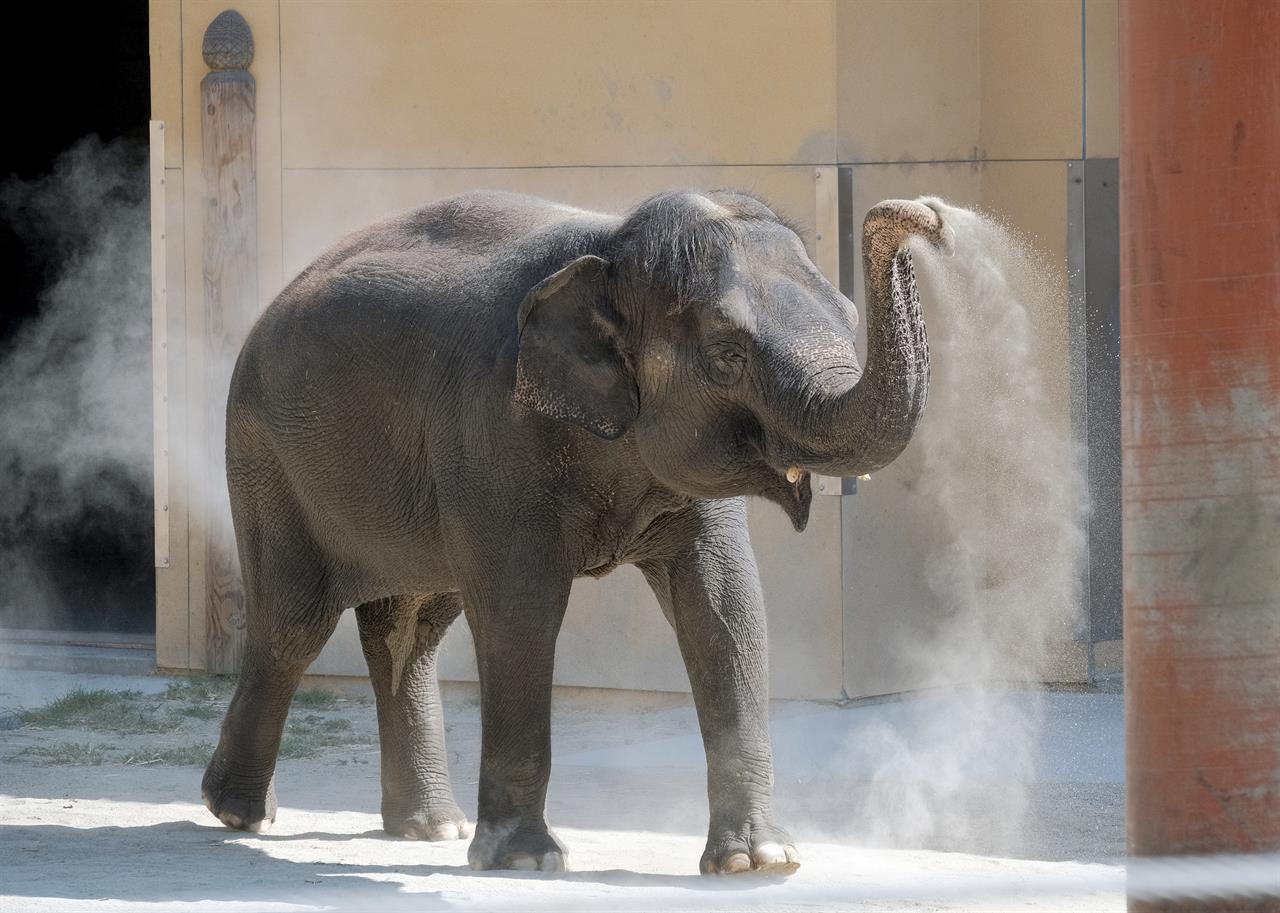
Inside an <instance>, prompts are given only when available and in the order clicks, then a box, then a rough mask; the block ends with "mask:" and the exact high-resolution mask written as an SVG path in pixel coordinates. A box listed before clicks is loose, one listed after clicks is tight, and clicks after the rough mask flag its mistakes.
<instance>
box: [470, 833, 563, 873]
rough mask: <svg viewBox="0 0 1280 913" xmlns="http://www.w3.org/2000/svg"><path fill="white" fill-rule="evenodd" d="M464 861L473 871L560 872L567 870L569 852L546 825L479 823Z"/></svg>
mask: <svg viewBox="0 0 1280 913" xmlns="http://www.w3.org/2000/svg"><path fill="white" fill-rule="evenodd" d="M467 862H469V863H470V864H471V868H473V869H515V870H517V871H522V872H564V871H567V870H568V868H569V851H568V850H566V849H565V847H564V844H563V843H561V842H560V841H559V839H557V837H556V835H555V834H553V833H551V831H550V829H549V828H547V826H546V825H541V826H539V827H531V826H529V825H524V824H520V823H519V822H516V821H500V822H492V821H480V822H478V823H477V824H476V836H475V838H474V839H473V840H472V841H471V846H470V847H469V848H468V849H467Z"/></svg>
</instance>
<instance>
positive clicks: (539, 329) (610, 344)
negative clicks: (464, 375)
mask: <svg viewBox="0 0 1280 913" xmlns="http://www.w3.org/2000/svg"><path fill="white" fill-rule="evenodd" d="M606 269H607V266H606V264H605V262H604V261H603V260H601V259H600V258H599V257H594V256H591V255H587V256H584V257H579V258H578V259H577V260H574V261H573V262H572V263H570V264H569V265H568V266H566V267H564V268H563V269H561V270H560V271H559V272H557V273H554V274H552V275H551V276H549V277H547V278H546V279H544V280H542V281H541V282H539V283H538V284H537V285H535V286H534V287H533V288H532V289H531V290H530V291H529V295H528V297H526V298H525V300H524V303H523V304H522V305H520V318H519V324H518V333H519V335H520V356H519V360H518V361H517V363H516V389H515V399H516V402H518V403H520V404H521V405H524V406H528V407H529V408H531V409H534V410H536V411H538V412H541V413H542V414H543V415H546V416H549V417H550V418H554V419H559V420H560V421H563V422H572V423H573V424H575V425H579V426H581V427H583V428H585V429H587V430H588V431H590V432H591V433H592V434H595V435H598V436H600V437H602V438H605V439H606V440H613V439H614V438H617V437H620V436H621V435H622V434H624V433H625V432H626V430H627V429H628V428H629V427H631V423H632V422H633V421H634V420H635V417H636V413H637V412H638V411H639V408H640V401H639V396H638V394H637V393H636V384H635V380H634V378H633V377H632V376H631V371H630V370H629V368H628V366H627V362H626V358H625V356H624V355H623V351H622V347H621V333H620V327H619V319H618V316H617V314H616V312H615V311H614V310H613V308H612V306H611V305H610V304H609V302H608V300H607V299H606V296H605V271H606Z"/></svg>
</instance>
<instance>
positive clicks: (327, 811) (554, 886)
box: [0, 672, 1124, 913]
mask: <svg viewBox="0 0 1280 913" xmlns="http://www.w3.org/2000/svg"><path fill="white" fill-rule="evenodd" d="M76 687H80V688H84V689H94V688H107V689H113V690H119V689H133V690H137V691H142V692H144V697H142V698H139V699H138V700H139V702H140V705H145V706H147V707H150V708H152V710H153V711H154V713H155V714H156V715H157V718H163V719H169V718H171V717H174V715H175V714H178V713H180V708H182V707H191V706H192V704H193V702H192V701H190V700H188V701H185V702H179V701H175V700H170V701H163V702H161V700H160V696H161V695H163V693H164V692H165V690H166V688H167V687H168V680H166V679H163V678H146V677H138V678H133V677H121V676H85V675H71V674H63V673H44V672H11V673H6V674H4V676H3V677H0V709H2V708H11V709H13V708H32V707H38V706H41V705H44V704H46V703H47V702H48V701H49V700H51V699H52V698H54V697H57V696H59V695H61V694H63V693H65V692H67V691H69V690H70V689H72V688H76ZM147 695H149V696H147ZM949 700H950V701H959V702H954V703H950V704H948V703H947V701H949ZM148 702H150V703H148ZM975 702H977V703H979V704H981V703H982V700H981V698H977V697H972V696H971V697H967V698H963V699H955V698H945V697H937V696H933V697H930V696H925V697H920V698H916V699H913V700H910V701H900V702H893V703H883V704H876V705H870V706H865V705H864V706H859V707H845V708H840V707H836V706H834V705H831V704H820V703H806V702H786V703H778V704H776V705H775V706H774V708H773V721H772V726H773V732H774V741H775V753H776V755H777V768H778V785H777V801H776V808H777V813H778V818H779V821H780V823H783V824H785V825H786V826H788V827H790V829H791V830H792V833H793V834H794V836H795V837H796V839H797V842H798V844H799V846H800V850H801V854H802V859H803V866H802V868H801V870H800V872H799V873H798V874H797V875H796V876H794V877H792V878H790V879H787V880H769V879H764V878H760V877H757V876H745V877H743V876H740V877H737V878H713V879H708V878H703V877H701V876H699V875H697V874H696V871H697V862H698V857H699V854H700V852H701V849H702V843H703V841H704V839H705V826H706V798H705V787H704V774H703V767H702V756H701V748H700V744H699V741H698V737H697V728H696V724H695V721H694V716H693V711H692V708H691V707H690V706H689V703H688V700H687V698H683V697H678V696H657V695H633V694H624V693H618V692H573V693H566V694H558V695H557V699H556V708H555V723H554V733H555V735H554V739H555V753H556V766H555V770H554V773H553V777H552V784H551V796H550V800H549V817H550V818H551V821H552V824H553V826H554V827H555V828H556V830H557V832H558V833H559V834H560V836H561V838H562V840H563V841H564V842H565V843H566V844H567V845H568V846H569V850H570V865H571V867H572V869H573V871H572V872H570V873H569V874H566V875H559V876H553V875H537V874H523V873H476V872H472V871H470V870H469V869H468V868H467V866H466V843H465V842H452V843H447V844H425V843H417V842H413V841H407V840H400V839H395V838H390V837H387V836H385V835H384V834H382V832H381V831H380V820H379V818H378V816H377V814H376V812H377V808H378V795H379V787H378V751H377V747H376V744H374V743H373V738H374V734H375V724H374V719H373V707H372V706H371V704H370V703H368V700H367V697H365V696H363V695H362V694H360V693H358V692H357V693H349V699H347V700H342V701H338V702H330V703H328V704H325V705H324V706H321V707H318V708H298V707H295V710H294V712H293V715H292V716H291V719H294V718H297V719H299V720H304V719H305V720H310V725H312V728H313V729H316V730H320V729H324V730H325V731H328V730H329V729H333V730H337V731H339V732H340V733H341V735H342V738H340V739H338V740H337V741H338V742H339V743H340V744H333V745H328V746H327V747H324V748H323V749H322V750H321V751H320V753H319V755H318V756H315V757H302V758H296V759H287V760H282V761H281V762H280V765H279V769H278V772H277V785H278V789H279V793H280V802H281V808H280V813H279V817H278V819H277V822H276V825H275V826H274V827H273V828H272V830H271V832H270V833H269V834H266V835H261V836H258V835H247V834H240V833H236V832H231V831H228V830H226V829H224V828H223V827H221V826H220V825H219V824H218V823H217V822H216V821H215V820H214V819H213V818H212V816H210V815H209V814H208V812H206V811H205V810H204V808H203V807H202V806H201V805H200V804H199V779H200V774H201V769H200V767H199V766H196V765H195V764H193V763H189V764H181V763H168V762H164V761H150V760H148V758H149V757H150V755H149V754H148V752H149V751H150V752H153V753H154V752H156V751H158V750H160V749H164V748H173V749H183V748H190V747H192V746H195V748H196V750H195V751H194V754H196V755H199V754H200V750H199V749H200V745H201V743H202V742H204V741H211V740H213V739H214V738H215V734H216V730H217V724H218V720H217V719H200V718H198V717H191V718H186V717H184V718H183V719H182V722H181V726H179V727H178V728H174V729H172V730H171V731H167V732H159V733H141V734H124V733H113V732H110V731H101V730H98V731H92V730H89V729H86V728H62V729H37V728H33V727H31V726H29V725H28V726H24V727H22V728H19V729H15V730H11V731H4V732H0V908H2V909H6V910H15V911H16V910H22V911H28V910H31V911H43V910H77V911H78V910H86V911H95V913H98V911H101V913H105V911H124V910H129V911H135V910H199V911H206V910H207V911H230V910H334V909H341V910H348V909H349V910H368V909H377V910H401V909H404V910H409V909H415V910H434V909H446V908H452V907H463V908H466V909H479V910H486V909H493V910H508V909H510V910H516V909H520V910H524V909H534V910H544V909H545V910H562V909H566V908H572V909H584V910H585V909H589V910H605V909H607V910H631V909H636V910H647V909H662V910H685V909H689V910H693V909H722V910H741V909H757V908H759V909H771V910H817V909H822V910H913V911H914V910H940V911H941V910H947V911H950V910H972V911H979V910H991V911H1006V910H1031V911H1040V910H1071V911H1102V910H1108V911H1111V910H1116V911H1118V910H1121V909H1123V907H1124V899H1123V892H1124V870H1123V867H1122V866H1121V865H1120V864H1119V862H1118V860H1119V859H1120V857H1121V856H1122V853H1123V787H1122V786H1121V777H1122V772H1123V758H1122V756H1121V744H1122V740H1121V738H1120V735H1121V731H1122V726H1121V715H1122V708H1121V700H1120V697H1119V695H1111V694H1074V693H1048V694H1038V693H1016V694H1013V695H1002V696H1001V697H1000V700H999V701H998V702H996V703H994V704H987V705H984V706H983V713H982V714H981V715H975V714H973V713H972V712H970V711H965V712H959V711H958V710H957V709H956V708H958V707H962V706H963V707H971V706H972V705H973V704H974V703H975ZM194 703H198V702H194ZM209 703H211V704H213V705H215V706H216V705H217V704H218V701H217V700H216V699H214V700H212V701H210V702H209ZM157 708H158V709H157ZM1028 708H1033V709H1034V710H1035V714H1032V715H1033V716H1034V717H1035V718H1036V719H1042V721H1043V722H1042V723H1041V724H1039V725H1036V726H1035V727H1032V728H1031V729H1025V728H1024V729H1022V730H1019V731H1017V732H1015V733H1014V736H1013V737H1014V738H1018V739H1032V740H1033V741H1034V744H1033V745H1031V747H1030V750H1029V752H1024V753H1022V755H1021V762H1020V763H1019V764H1017V765H1012V763H1011V762H1010V761H1009V757H1010V755H1012V754H1018V752H1014V751H1013V750H1012V743H1010V745H1005V746H1002V745H1000V744H993V743H991V740H990V739H988V738H986V737H984V738H983V739H981V740H979V742H978V743H977V744H976V745H974V744H972V740H971V741H970V742H968V743H966V742H965V740H964V738H963V736H964V734H965V733H966V732H971V731H972V727H973V726H975V725H989V724H990V716H991V714H992V713H998V714H1008V715H1010V716H1011V717H1012V718H1018V719H1024V718H1025V717H1027V716H1028V714H1027V713H1025V712H1024V711H1026V710H1027V709H1028ZM206 715H207V714H206ZM446 715H447V717H448V719H449V732H448V739H449V751H450V763H451V766H452V769H453V772H454V784H455V788H456V791H457V793H458V798H459V801H460V802H461V803H462V805H463V807H464V809H467V810H468V812H473V810H474V803H475V781H476V770H477V766H478V751H479V721H478V709H477V707H476V703H475V694H474V691H473V690H472V689H471V688H468V687H466V686H453V687H449V688H448V689H447V690H446ZM335 720H346V721H349V726H348V723H345V722H332V721H335ZM940 721H945V724H942V725H940ZM948 727H954V729H949V728H948ZM1015 728H1016V727H1015ZM886 733H888V734H891V735H892V737H893V738H892V740H891V741H886ZM68 744H70V745H85V744H94V745H97V746H98V749H99V750H98V753H99V755H100V756H101V763H98V764H63V763H56V764H55V763H52V760H55V759H57V760H61V759H59V758H57V752H56V751H55V752H54V758H53V759H51V758H48V757H40V756H38V755H36V754H34V753H33V751H32V750H33V749H35V750H40V749H48V748H50V747H55V748H56V746H65V745H68ZM949 744H959V745H962V746H963V745H969V746H970V747H969V748H967V749H966V750H965V751H962V752H961V753H959V754H958V755H957V754H954V753H950V754H949V753H947V752H945V751H942V750H941V749H942V748H944V747H945V746H946V745H949ZM904 746H905V748H906V750H907V754H905V755H902V757H903V758H904V759H905V760H906V761H910V760H912V759H916V760H919V761H923V762H924V763H922V764H921V765H920V766H919V767H918V768H917V769H915V770H914V772H912V771H911V770H908V771H907V773H905V774H903V775H902V776H901V777H897V776H896V774H895V776H892V777H887V776H886V771H887V770H889V771H898V770H899V768H901V767H902V766H903V764H900V763H898V761H897V760H895V761H894V762H893V764H892V765H891V766H889V767H886V764H885V757H886V754H887V755H888V756H890V757H892V756H893V753H894V752H899V753H901V752H902V751H903V749H904ZM1024 747H1025V746H1024ZM131 755H132V760H133V763H128V764H126V763H124V762H125V760H126V759H128V758H129V757H130V756H131ZM1028 758H1029V759H1030V764H1029V765H1028V764H1027V763H1026V761H1027V760H1028ZM906 766H907V767H908V768H909V767H910V765H909V764H907V765H906ZM957 771H959V774H958V775H957V773H956V772H957ZM926 781H927V782H926ZM868 797H870V798H871V800H873V801H869V798H868ZM890 813H891V814H890ZM878 818H884V819H886V820H871V819H878ZM886 822H888V823H886Z"/></svg>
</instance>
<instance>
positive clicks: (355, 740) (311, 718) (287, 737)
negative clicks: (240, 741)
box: [280, 713, 373, 758]
mask: <svg viewBox="0 0 1280 913" xmlns="http://www.w3.org/2000/svg"><path fill="white" fill-rule="evenodd" d="M372 741H373V740H372V739H370V738H368V737H367V736H362V735H357V734H356V733H355V732H354V731H353V728H352V726H351V721H350V720H344V719H325V718H324V717H322V716H320V715H319V714H318V713H308V714H307V715H306V716H303V717H299V718H296V719H291V720H290V721H289V723H288V725H287V726H286V727H285V731H284V738H282V739H281V740H280V757H282V758H314V757H316V756H317V755H319V754H322V753H323V752H324V751H325V750H326V749H329V748H346V747H350V746H352V745H369V744H372Z"/></svg>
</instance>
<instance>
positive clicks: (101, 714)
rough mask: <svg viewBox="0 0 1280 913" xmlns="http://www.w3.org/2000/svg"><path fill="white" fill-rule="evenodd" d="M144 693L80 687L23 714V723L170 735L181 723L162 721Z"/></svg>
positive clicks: (44, 726) (52, 726)
mask: <svg viewBox="0 0 1280 913" xmlns="http://www.w3.org/2000/svg"><path fill="white" fill-rule="evenodd" d="M142 699H143V694H142V692H141V691H106V690H103V689H97V690H93V691H86V690H84V689H83V688H76V689H75V690H73V691H68V692H67V693H66V694H64V695H63V696H62V697H60V698H58V699H57V700H56V701H52V702H50V703H48V704H46V705H45V706H43V707H37V708H36V709H34V710H24V711H22V722H23V723H24V724H25V725H27V726H35V727H37V728H40V729H71V728H84V729H92V730H95V731H100V732H120V733H134V732H168V731H170V730H173V729H176V728H177V727H178V725H180V724H179V723H176V722H174V721H172V720H166V719H161V718H160V717H158V716H156V713H155V710H154V708H152V707H147V706H144V705H143V703H142Z"/></svg>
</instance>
